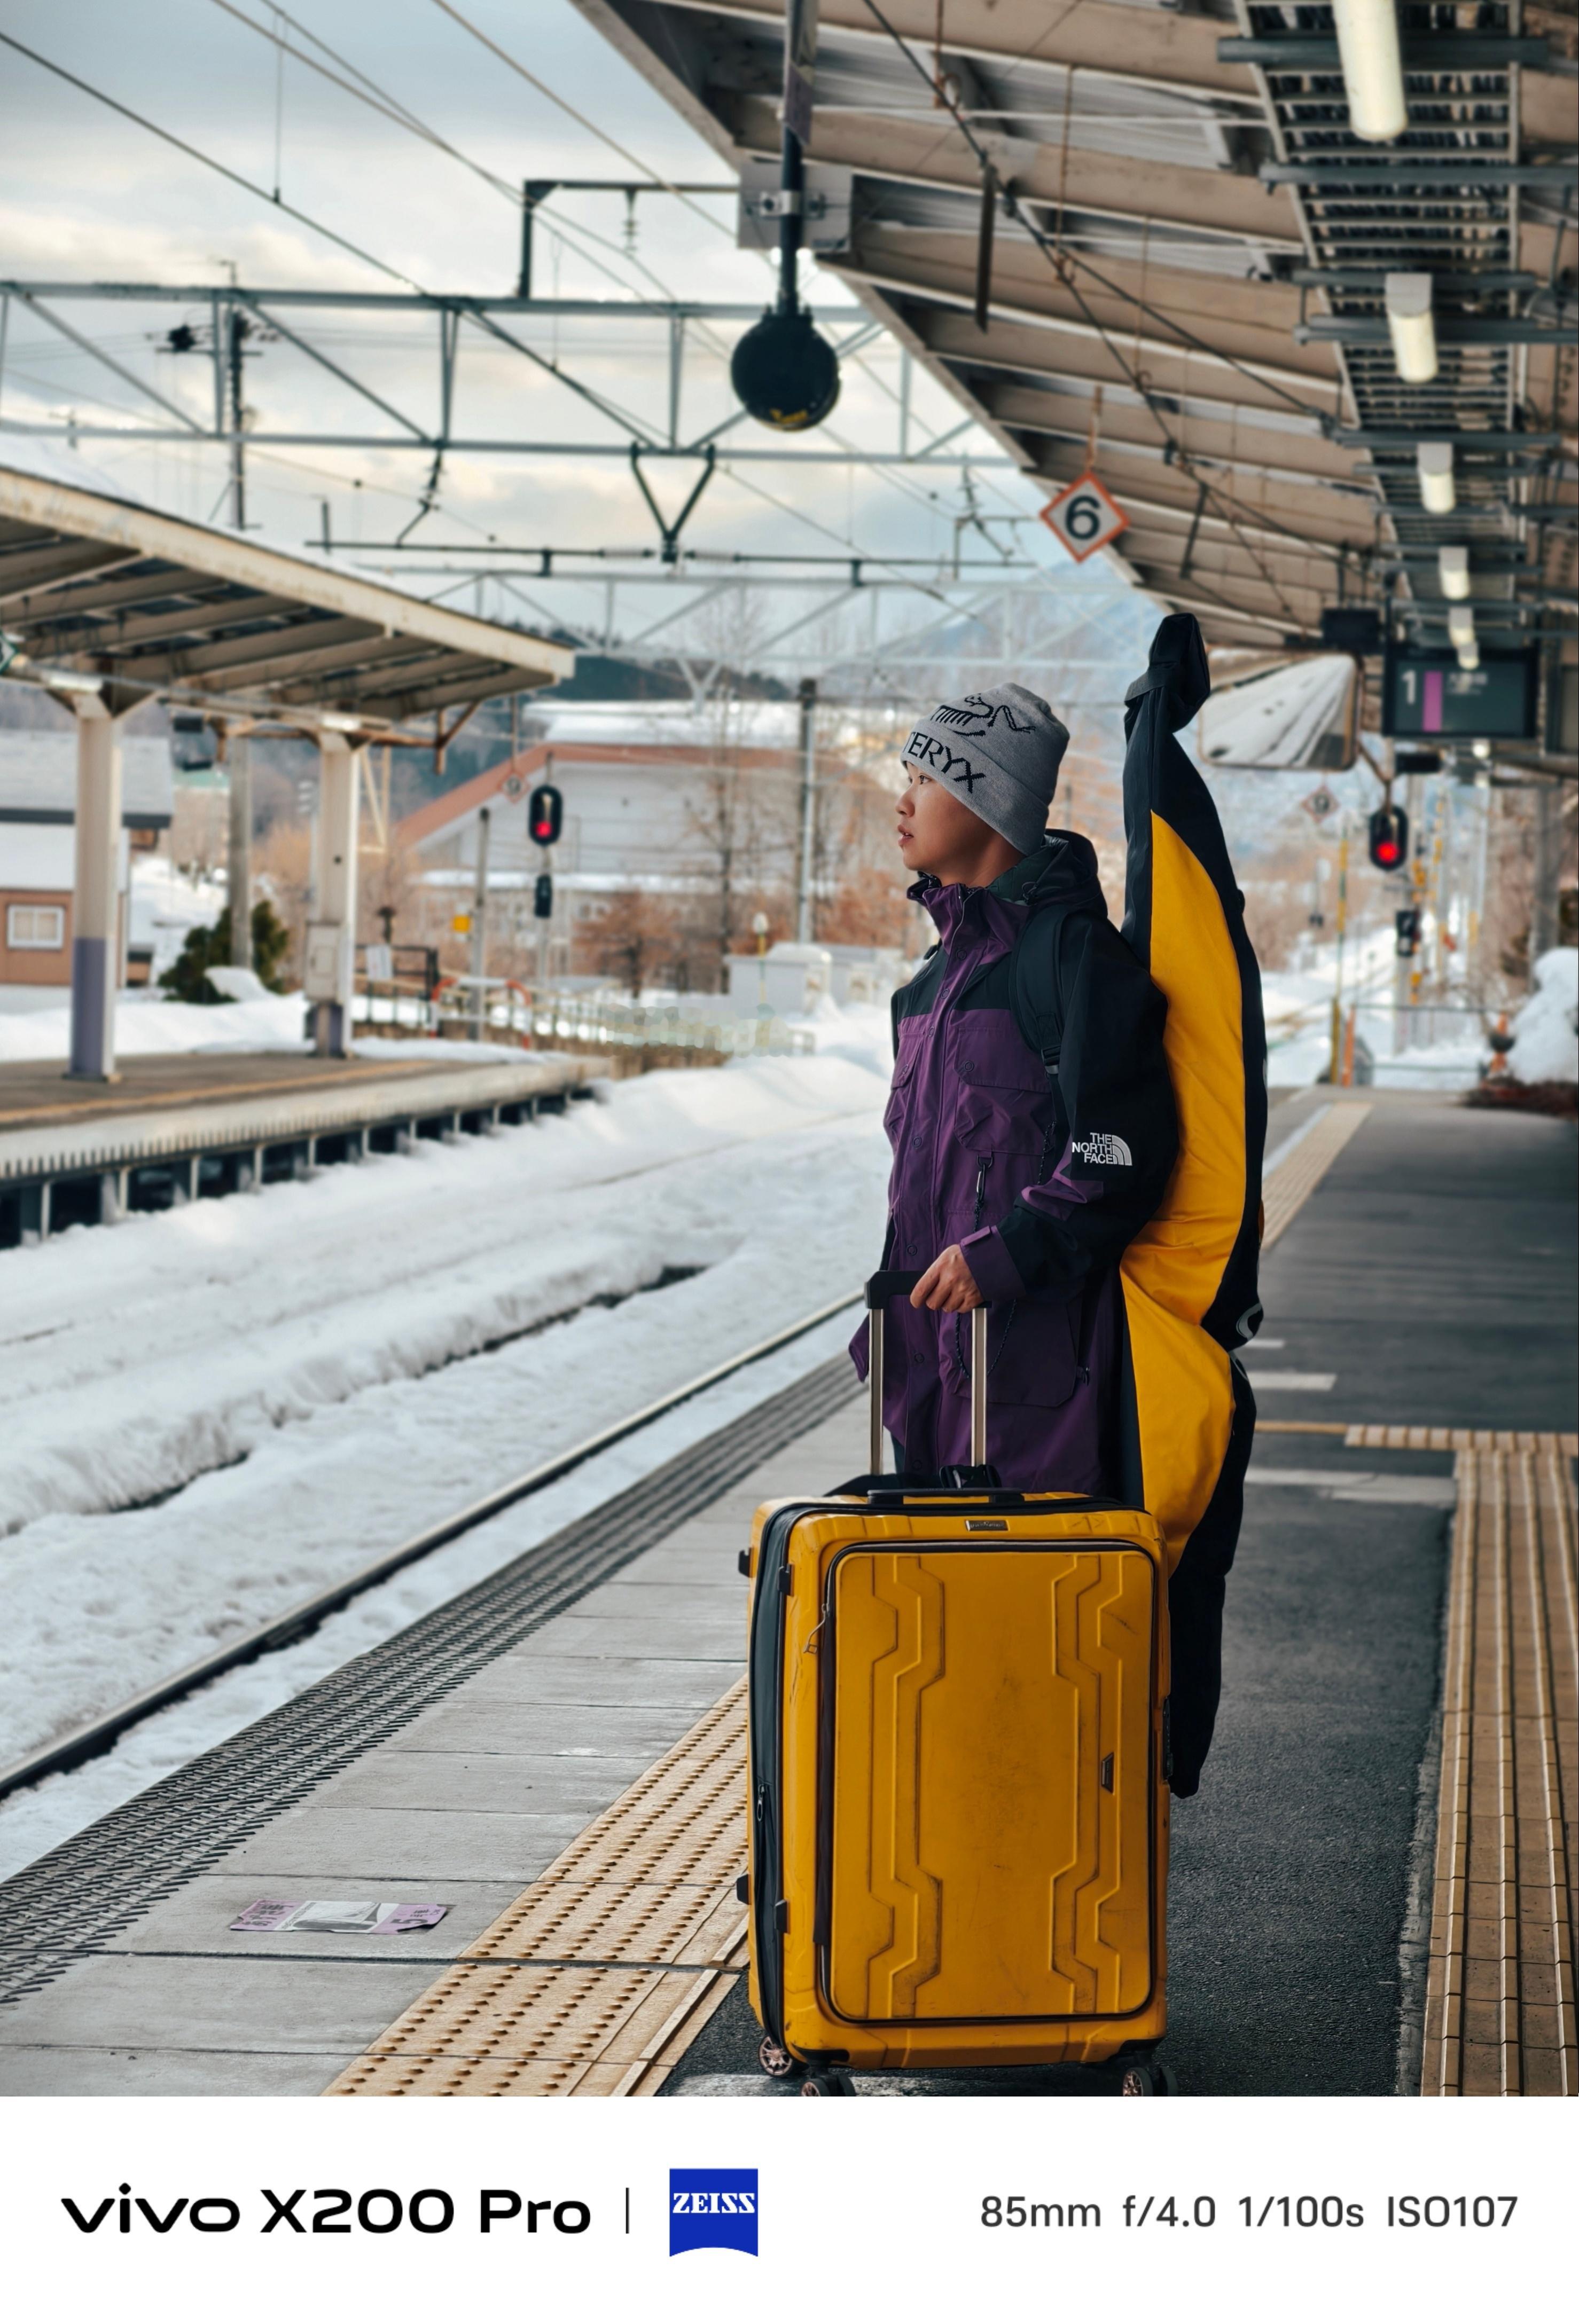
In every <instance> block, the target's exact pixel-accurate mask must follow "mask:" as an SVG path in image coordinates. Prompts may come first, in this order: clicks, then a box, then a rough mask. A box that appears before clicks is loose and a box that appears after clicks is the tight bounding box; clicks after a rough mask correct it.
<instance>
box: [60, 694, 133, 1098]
mask: <svg viewBox="0 0 1579 2324" xmlns="http://www.w3.org/2000/svg"><path fill="white" fill-rule="evenodd" d="M71 707H72V709H73V710H74V711H75V712H76V714H77V828H76V834H75V836H76V842H77V865H76V874H75V880H74V884H73V890H72V899H71V1057H70V1063H69V1065H68V1066H67V1068H66V1071H67V1075H68V1078H69V1079H70V1080H73V1081H89V1082H113V1081H114V1080H115V984H116V982H117V971H118V969H119V965H120V957H121V942H120V928H119V925H118V914H119V908H120V885H121V882H120V856H121V746H120V741H119V738H118V736H117V733H116V730H115V719H114V718H113V717H112V716H111V715H110V714H109V712H108V711H107V710H106V707H105V705H104V704H103V703H102V702H101V701H100V699H99V697H98V696H97V695H96V694H73V695H72V696H71Z"/></svg>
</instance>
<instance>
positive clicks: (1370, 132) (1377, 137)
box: [1333, 0, 1409, 144]
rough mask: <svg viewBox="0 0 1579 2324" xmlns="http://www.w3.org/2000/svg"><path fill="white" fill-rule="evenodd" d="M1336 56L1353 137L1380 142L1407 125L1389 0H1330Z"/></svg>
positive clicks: (1394, 17) (1394, 12)
mask: <svg viewBox="0 0 1579 2324" xmlns="http://www.w3.org/2000/svg"><path fill="white" fill-rule="evenodd" d="M1333 18H1334V23H1336V25H1337V31H1338V59H1339V61H1340V63H1341V64H1342V66H1343V68H1344V88H1345V89H1346V90H1347V91H1348V97H1349V126H1350V128H1351V129H1352V130H1353V133H1354V134H1355V136H1356V137H1363V138H1366V139H1368V140H1369V141H1370V142H1371V143H1373V144H1384V143H1386V142H1387V141H1388V140H1389V139H1390V138H1393V137H1400V136H1401V135H1402V134H1403V133H1404V131H1405V130H1406V129H1407V128H1408V125H1409V108H1408V100H1407V99H1406V97H1405V96H1404V68H1403V59H1402V58H1401V57H1400V55H1399V40H1398V12H1397V10H1396V9H1395V8H1394V6H1393V0H1333Z"/></svg>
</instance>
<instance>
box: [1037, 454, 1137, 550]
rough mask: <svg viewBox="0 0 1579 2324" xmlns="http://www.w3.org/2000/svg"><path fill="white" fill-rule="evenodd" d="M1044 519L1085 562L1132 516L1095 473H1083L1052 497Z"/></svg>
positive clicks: (1117, 534) (1120, 529)
mask: <svg viewBox="0 0 1579 2324" xmlns="http://www.w3.org/2000/svg"><path fill="white" fill-rule="evenodd" d="M1041 518H1042V522H1043V523H1044V524H1045V525H1047V526H1048V528H1049V530H1052V531H1053V532H1055V533H1057V537H1058V539H1060V540H1061V541H1062V542H1063V544H1064V547H1065V548H1066V549H1067V550H1068V552H1069V554H1070V556H1071V557H1072V558H1074V559H1075V562H1076V564H1077V565H1079V564H1083V563H1084V562H1085V558H1088V557H1089V556H1091V555H1092V553H1093V551H1094V550H1095V549H1105V548H1106V546H1107V544H1108V542H1109V541H1110V540H1116V539H1118V537H1119V535H1120V533H1121V532H1122V530H1123V529H1124V527H1125V526H1126V525H1127V524H1128V523H1129V521H1130V520H1129V518H1128V517H1127V516H1126V515H1125V514H1124V512H1123V510H1122V508H1121V507H1120V506H1119V504H1118V503H1117V501H1115V500H1114V499H1113V494H1112V493H1108V492H1104V491H1103V487H1102V486H1101V484H1098V483H1097V481H1096V478H1095V477H1094V476H1093V475H1084V476H1081V477H1079V478H1078V479H1077V480H1076V483H1074V484H1067V485H1066V486H1065V488H1064V490H1063V491H1062V492H1061V493H1058V494H1057V496H1056V497H1055V498H1054V499H1052V500H1050V501H1049V502H1048V504H1047V506H1046V508H1045V509H1043V511H1042V512H1041Z"/></svg>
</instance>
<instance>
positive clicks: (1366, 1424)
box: [1334, 1420, 1579, 1460]
mask: <svg viewBox="0 0 1579 2324" xmlns="http://www.w3.org/2000/svg"><path fill="white" fill-rule="evenodd" d="M1334 1425H1337V1424H1335V1423H1334ZM1344 1443H1345V1444H1347V1445H1349V1446H1351V1447H1353V1448H1356V1449H1361V1448H1362V1449H1364V1450H1367V1451H1370V1452H1549V1451H1551V1450H1553V1449H1554V1448H1555V1449H1556V1451H1557V1452H1565V1453H1566V1454H1567V1455H1568V1457H1569V1459H1570V1460H1572V1459H1573V1458H1574V1455H1575V1454H1576V1453H1579V1435H1575V1434H1573V1433H1572V1432H1571V1431H1569V1432H1566V1433H1564V1434H1554V1433H1553V1432H1552V1431H1550V1430H1544V1429H1537V1428H1426V1427H1421V1426H1417V1425H1412V1424H1411V1425H1401V1424H1399V1423H1396V1422H1391V1421H1380V1420H1372V1421H1361V1422H1356V1423H1355V1424H1354V1425H1353V1426H1352V1427H1351V1428H1350V1429H1349V1431H1348V1434H1347V1435H1346V1436H1345V1437H1344Z"/></svg>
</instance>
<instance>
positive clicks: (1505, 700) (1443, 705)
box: [1381, 649, 1537, 742]
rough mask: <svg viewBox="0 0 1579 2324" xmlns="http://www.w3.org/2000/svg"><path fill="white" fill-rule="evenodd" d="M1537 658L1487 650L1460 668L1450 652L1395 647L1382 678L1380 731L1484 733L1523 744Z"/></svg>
mask: <svg viewBox="0 0 1579 2324" xmlns="http://www.w3.org/2000/svg"><path fill="white" fill-rule="evenodd" d="M1536 692H1537V683H1536V657H1535V655H1534V654H1533V653H1488V654H1482V657H1481V662H1480V667H1479V669H1460V668H1459V666H1458V659H1457V657H1456V655H1454V654H1451V653H1409V652H1406V651H1404V650H1401V649H1394V650H1392V651H1391V652H1390V653H1389V655H1388V657H1387V661H1386V666H1385V669H1384V672H1383V678H1382V694H1381V731H1382V733H1384V734H1399V735H1403V734H1410V735H1412V734H1445V735H1454V734H1464V735H1483V736H1485V737H1487V738H1488V739H1489V740H1501V741H1502V742H1528V741H1529V740H1531V739H1532V738H1533V736H1534V733H1535V731H1536Z"/></svg>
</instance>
